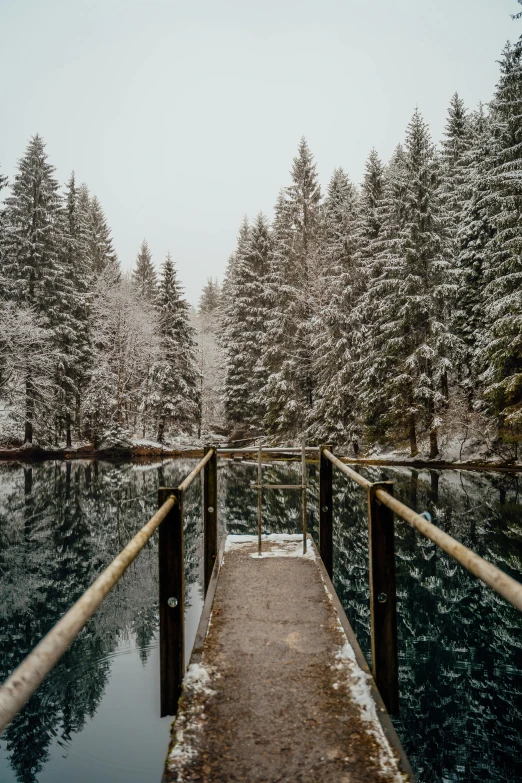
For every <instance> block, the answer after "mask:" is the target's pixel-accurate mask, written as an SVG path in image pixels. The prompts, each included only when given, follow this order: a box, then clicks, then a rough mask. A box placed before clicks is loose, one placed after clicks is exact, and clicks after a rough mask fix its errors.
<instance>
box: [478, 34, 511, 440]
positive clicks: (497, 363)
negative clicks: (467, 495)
mask: <svg viewBox="0 0 522 783" xmlns="http://www.w3.org/2000/svg"><path fill="white" fill-rule="evenodd" d="M521 116H522V49H521V48H520V47H512V46H510V45H509V44H508V45H507V46H506V48H505V49H504V52H503V57H502V60H501V63H500V80H499V83H498V85H497V89H496V93H495V96H494V99H493V102H492V104H491V131H492V150H491V155H490V159H489V165H488V172H487V177H486V182H487V192H486V193H485V194H484V199H483V207H484V208H485V210H486V213H487V219H488V223H489V224H490V225H491V227H492V232H491V233H492V236H491V238H490V239H489V241H488V243H487V245H486V247H485V254H484V256H485V257H484V283H485V285H484V289H483V306H484V309H485V314H486V323H485V329H484V333H483V334H482V335H481V337H480V339H479V342H478V345H477V352H476V360H477V364H478V366H479V368H480V369H481V371H482V377H481V380H482V383H483V384H484V394H485V396H486V399H487V401H488V405H489V409H490V410H491V411H492V412H494V413H495V414H497V415H498V416H499V418H500V421H501V423H505V424H507V425H509V426H512V427H514V428H516V429H518V428H519V427H520V424H521V423H522V230H521V227H520V214H521V211H522V121H521Z"/></svg>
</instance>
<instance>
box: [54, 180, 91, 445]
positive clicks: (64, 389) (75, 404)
mask: <svg viewBox="0 0 522 783" xmlns="http://www.w3.org/2000/svg"><path fill="white" fill-rule="evenodd" d="M85 217H86V216H85V213H84V211H83V210H82V209H81V207H80V204H79V196H78V190H77V188H76V182H75V177H74V173H72V174H71V177H70V179H69V181H68V183H67V188H66V193H65V209H64V214H63V227H62V234H63V242H62V247H61V253H60V263H61V275H60V282H59V289H60V299H61V303H60V313H61V317H60V321H59V323H58V324H57V326H56V329H55V341H56V345H57V347H58V350H59V355H60V362H59V366H58V368H57V380H58V386H59V388H60V390H61V400H60V405H59V408H58V410H57V411H56V417H57V420H58V422H59V424H60V429H61V425H62V423H63V424H64V425H65V434H66V445H67V446H70V445H71V443H72V432H71V429H72V423H73V422H74V423H75V425H76V428H77V430H78V432H79V431H80V410H81V395H82V389H84V388H85V386H86V385H87V381H88V375H89V370H90V366H91V321H90V304H91V298H92V288H93V273H92V269H91V267H90V263H89V257H88V226H87V223H86V220H85Z"/></svg>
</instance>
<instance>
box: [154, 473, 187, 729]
mask: <svg viewBox="0 0 522 783" xmlns="http://www.w3.org/2000/svg"><path fill="white" fill-rule="evenodd" d="M169 495H174V498H175V500H176V502H175V504H174V507H173V509H172V511H170V513H169V514H168V515H167V516H166V517H165V521H164V522H163V524H162V525H161V526H160V529H159V616H160V680H161V708H160V712H161V717H162V718H163V717H164V716H165V715H175V714H176V712H177V709H178V699H179V695H180V692H181V682H182V680H183V675H184V673H185V638H184V637H185V628H184V625H185V623H184V615H185V568H184V565H185V563H184V560H185V558H184V544H183V490H181V489H166V488H164V487H160V489H159V490H158V503H159V504H160V506H161V505H162V504H163V503H164V502H165V500H166V498H168V497H169Z"/></svg>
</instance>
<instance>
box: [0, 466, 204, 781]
mask: <svg viewBox="0 0 522 783" xmlns="http://www.w3.org/2000/svg"><path fill="white" fill-rule="evenodd" d="M192 466H193V463H192V461H188V460H182V461H177V462H176V463H174V462H168V463H165V464H164V465H163V466H162V467H161V468H158V466H157V465H155V466H147V467H142V466H135V465H134V466H133V465H123V466H122V465H119V466H116V465H112V464H109V463H98V462H94V463H87V462H81V463H80V462H73V463H58V462H56V463H50V462H46V463H42V464H38V465H34V466H32V467H24V468H21V467H20V466H18V465H13V464H3V465H2V466H1V467H0V558H1V560H0V563H1V571H2V580H1V583H0V679H1V680H3V679H4V678H5V677H6V676H7V675H8V674H9V673H10V672H11V671H12V669H14V668H15V666H16V665H17V664H18V663H19V662H20V661H21V660H22V658H23V657H24V655H26V653H27V652H29V651H30V650H31V649H32V648H33V647H34V645H35V644H36V643H37V642H38V641H39V639H40V638H41V637H42V636H44V634H45V633H46V632H47V631H48V630H49V629H50V628H51V627H52V626H53V625H54V624H55V623H56V621H57V620H58V619H59V618H60V617H61V616H62V614H63V613H64V612H65V611H66V610H67V609H68V608H69V607H70V606H71V604H72V603H74V601H75V600H77V599H78V598H79V597H80V595H81V594H82V593H83V592H84V590H85V589H86V588H87V587H88V586H89V585H90V584H91V582H92V581H93V580H94V579H95V578H96V576H97V575H98V574H99V573H100V571H101V570H102V569H103V568H104V567H105V566H106V565H107V564H108V563H109V562H110V561H111V560H112V559H113V557H114V556H115V555H116V554H117V553H118V552H119V551H120V549H122V547H123V546H124V545H125V544H126V543H127V542H128V540H129V539H130V538H131V537H132V536H133V535H134V533H135V532H136V531H137V530H138V529H139V528H140V527H141V526H142V525H143V524H144V523H145V522H146V521H147V519H148V518H149V517H150V516H151V515H152V514H153V513H154V511H155V509H156V505H157V487H158V486H159V484H160V483H162V484H163V483H164V484H167V485H170V486H172V485H174V486H176V485H177V484H178V483H179V482H180V481H181V479H182V478H183V477H184V476H185V475H186V474H187V473H188V472H190V470H191V468H192ZM200 507H201V490H200V483H199V482H196V483H195V484H194V485H193V487H191V490H190V492H189V493H187V498H186V501H185V522H186V579H187V587H188V586H190V585H191V584H192V583H194V582H195V581H197V580H199V560H200V558H199V548H200V535H199V532H200V524H201V523H200V517H201V512H200ZM157 628H158V612H157V537H153V538H152V539H151V541H149V543H148V544H147V546H146V548H145V549H144V550H143V551H142V553H141V554H140V556H139V557H138V558H137V560H135V562H134V563H133V564H132V565H131V566H130V568H129V569H128V571H127V573H126V574H125V575H124V576H123V577H122V579H121V580H120V582H119V583H118V584H117V586H116V587H115V588H114V590H113V591H112V592H111V593H110V594H109V596H108V598H107V599H106V600H105V601H104V603H103V604H102V605H101V607H100V609H99V610H98V611H97V613H96V614H95V615H94V617H93V618H92V620H91V621H90V622H89V623H88V625H87V626H86V628H85V629H84V630H83V631H82V632H81V633H80V635H79V636H78V638H77V639H76V641H75V642H74V643H73V644H72V645H71V647H70V648H69V650H67V652H66V653H65V655H64V656H63V658H62V660H61V661H60V663H59V664H58V666H57V667H56V668H55V669H54V670H53V671H52V672H51V674H50V675H49V676H48V677H47V678H46V680H45V681H44V682H43V684H42V685H41V686H40V688H39V689H38V691H37V692H36V694H35V695H34V696H33V697H32V699H31V700H30V701H29V703H28V704H27V706H26V707H25V709H24V710H23V711H22V712H21V713H20V715H18V717H17V718H16V719H15V720H14V722H13V723H12V724H11V726H10V727H9V728H8V729H7V730H6V732H5V734H4V735H3V737H2V741H1V744H2V747H3V748H5V750H6V752H7V753H8V755H9V757H10V762H11V766H12V768H13V771H14V773H15V775H16V777H17V779H18V780H19V781H23V783H31V782H32V781H35V782H36V781H37V779H38V772H39V771H40V770H41V769H42V768H43V766H44V765H45V762H46V761H47V759H48V755H49V748H50V746H51V743H52V742H53V740H54V739H55V738H57V740H58V743H59V744H62V743H67V742H68V741H69V740H70V738H71V735H72V734H73V733H75V732H78V731H81V729H82V728H83V726H84V723H85V720H86V718H87V717H92V716H93V715H94V713H95V712H96V709H97V706H98V704H99V702H100V700H101V698H102V696H103V692H104V689H105V686H106V683H107V681H108V678H109V675H110V668H111V655H113V654H114V651H115V650H116V648H117V646H118V644H119V643H121V642H122V641H123V640H125V639H133V640H134V641H135V644H136V645H137V647H138V649H139V654H140V657H141V659H142V661H143V662H145V661H146V660H147V657H148V655H149V652H150V645H151V642H152V640H153V639H154V637H155V635H156V633H157Z"/></svg>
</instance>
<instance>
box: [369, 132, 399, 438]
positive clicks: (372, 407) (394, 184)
mask: <svg viewBox="0 0 522 783" xmlns="http://www.w3.org/2000/svg"><path fill="white" fill-rule="evenodd" d="M406 190H407V170H406V154H405V152H404V148H403V147H402V146H401V145H398V146H397V147H396V148H395V151H394V153H393V155H392V158H391V160H390V162H389V163H388V165H387V166H386V168H385V170H384V172H383V175H382V193H381V194H380V198H379V199H378V201H377V202H376V204H374V205H372V206H371V212H370V220H371V221H372V223H373V224H374V225H375V226H376V227H377V228H378V231H377V235H376V236H375V234H376V232H375V230H374V229H372V226H371V225H369V226H368V227H367V228H366V229H364V226H363V227H362V231H365V230H366V232H367V236H368V239H365V237H364V236H361V237H360V240H359V246H360V248H361V253H362V254H363V255H362V264H363V266H364V269H365V290H364V293H363V296H362V297H361V302H360V304H359V309H360V311H361V321H362V323H363V324H364V330H363V335H362V346H361V361H360V368H359V369H360V376H361V383H360V386H359V389H358V391H359V399H360V404H361V407H362V410H363V411H364V423H365V430H366V435H367V437H368V439H369V440H370V441H380V442H382V441H383V440H384V438H385V437H386V435H387V434H388V433H389V431H390V429H391V428H392V426H393V415H392V404H391V398H392V392H391V388H390V384H389V382H388V381H389V378H390V375H391V373H392V369H393V364H394V362H395V359H394V357H393V354H392V353H391V352H390V351H388V350H387V345H388V340H391V339H392V338H393V328H394V326H393V323H392V321H393V312H394V306H395V293H394V282H393V281H395V280H396V279H397V277H398V276H399V275H400V271H399V270H400V264H401V261H400V251H401V248H400V238H401V233H402V230H403V227H404V224H405V210H406ZM364 191H365V186H364V185H363V193H362V198H361V201H362V208H361V217H362V216H363V215H364V203H365V193H364ZM361 233H362V232H361Z"/></svg>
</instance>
